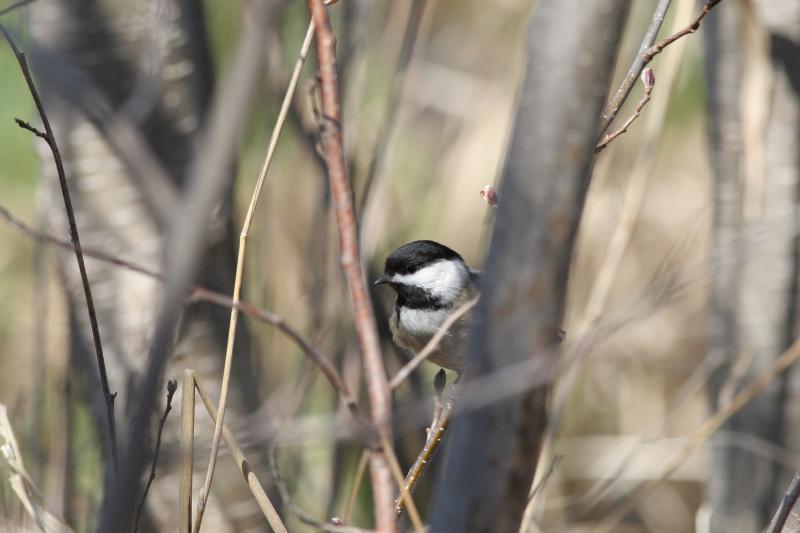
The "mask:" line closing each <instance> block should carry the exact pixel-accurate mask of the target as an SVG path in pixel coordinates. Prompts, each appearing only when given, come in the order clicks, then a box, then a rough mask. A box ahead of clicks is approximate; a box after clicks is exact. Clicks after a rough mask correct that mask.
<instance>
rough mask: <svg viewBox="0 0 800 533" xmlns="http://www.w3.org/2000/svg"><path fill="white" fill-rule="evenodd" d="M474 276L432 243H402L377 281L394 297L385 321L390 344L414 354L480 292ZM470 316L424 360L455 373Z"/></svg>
mask: <svg viewBox="0 0 800 533" xmlns="http://www.w3.org/2000/svg"><path fill="white" fill-rule="evenodd" d="M479 279H480V272H479V271H477V270H473V269H471V268H469V267H468V266H467V265H466V264H465V263H464V260H463V259H462V258H461V256H460V255H458V253H456V252H455V251H454V250H452V249H450V248H448V247H447V246H444V245H442V244H439V243H438V242H434V241H414V242H410V243H408V244H404V245H403V246H401V247H400V248H398V249H397V250H395V251H394V252H392V253H391V255H389V257H387V258H386V264H385V265H384V273H383V276H381V277H380V278H378V280H376V281H375V284H376V285H378V284H381V283H388V284H389V285H390V286H391V287H392V288H393V289H394V290H395V292H396V293H397V301H396V302H395V305H394V312H393V313H392V316H391V318H390V319H389V327H390V329H391V330H392V336H393V338H394V342H395V343H396V344H398V345H399V346H400V347H402V348H405V349H407V350H409V351H411V352H412V353H414V354H416V353H417V352H419V351H420V350H422V348H424V347H425V345H426V344H427V343H428V341H430V340H431V337H433V336H434V335H435V334H436V332H437V331H438V330H439V328H440V327H441V325H442V323H443V322H444V321H445V320H447V317H448V316H450V314H451V313H453V312H454V311H456V310H457V309H458V308H459V307H461V306H462V305H464V304H465V303H467V302H468V301H470V300H471V299H473V298H474V297H475V296H477V295H478V294H479V293H480V289H479V288H478V281H479ZM471 315H472V312H471V311H469V312H467V313H466V314H464V316H462V317H461V318H459V319H458V320H457V321H456V322H455V323H454V324H453V325H452V327H451V328H450V330H449V331H448V332H447V334H446V335H445V336H444V338H442V341H441V342H440V343H439V347H438V348H437V349H436V351H434V352H433V353H432V354H431V355H430V357H429V360H430V361H431V362H433V363H436V364H437V365H439V366H441V367H444V368H448V369H450V370H457V371H459V372H461V370H462V369H463V367H464V350H465V347H466V341H467V335H468V334H469V327H470V321H471Z"/></svg>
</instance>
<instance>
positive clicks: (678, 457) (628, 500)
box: [593, 338, 800, 532]
mask: <svg viewBox="0 0 800 533" xmlns="http://www.w3.org/2000/svg"><path fill="white" fill-rule="evenodd" d="M798 359H800V338H798V339H797V340H795V341H794V343H792V345H791V346H790V347H789V348H788V349H787V350H786V351H785V352H783V354H781V356H780V357H778V358H777V359H776V360H775V362H774V363H773V365H772V366H771V367H770V368H768V369H767V370H766V371H765V372H763V373H762V374H761V375H759V376H758V377H757V378H756V379H754V380H753V381H751V382H750V384H748V385H747V386H746V387H745V388H744V389H742V390H741V391H740V392H739V393H738V394H737V395H736V396H735V397H734V398H733V400H732V401H731V402H730V404H728V405H727V406H726V407H725V408H723V409H720V410H718V411H717V412H715V413H714V414H713V415H712V416H711V417H710V418H708V419H707V420H706V421H705V422H704V423H703V424H702V425H701V426H700V427H699V428H697V430H696V431H695V432H694V433H693V434H692V435H691V437H690V438H689V441H688V442H687V443H686V444H685V445H684V446H683V447H682V448H681V449H679V450H677V451H676V452H675V454H673V455H672V457H670V458H669V459H668V460H667V462H666V464H665V466H664V468H663V470H662V472H661V475H659V476H658V477H657V478H653V479H648V480H644V481H641V482H639V483H637V484H636V485H635V486H634V487H633V488H632V489H631V491H630V492H629V493H628V495H627V496H626V497H625V499H624V500H622V501H621V502H620V503H619V505H617V506H616V508H615V509H614V510H613V511H612V512H611V513H609V515H608V516H607V517H606V518H605V519H604V520H603V521H602V522H601V523H600V524H598V526H597V527H596V528H595V529H594V530H593V531H598V532H599V531H603V532H606V531H612V530H614V528H615V527H616V525H617V524H618V523H619V522H620V520H622V519H623V518H624V517H625V515H626V514H627V513H628V512H629V511H631V510H632V509H633V508H634V507H635V506H636V502H637V501H638V500H639V498H641V497H642V496H644V495H646V494H650V493H651V492H652V491H653V489H655V488H656V487H657V486H658V485H660V484H661V483H662V482H664V481H666V480H667V479H669V477H670V476H671V475H672V474H673V473H675V471H676V470H677V469H678V468H679V467H680V466H681V465H682V464H683V463H684V462H686V460H687V459H688V458H689V457H690V456H691V455H692V454H693V453H694V452H695V451H696V450H697V449H698V448H700V446H702V445H703V444H704V443H705V442H706V441H707V440H708V439H709V438H710V437H711V436H712V435H713V434H714V433H715V432H716V431H717V430H718V429H719V428H720V427H722V425H723V424H724V423H725V422H726V421H727V420H728V419H729V418H730V417H731V416H733V415H734V414H736V413H737V412H738V411H740V410H741V409H742V408H743V407H744V406H746V405H747V404H748V403H749V402H750V401H751V400H752V399H753V398H755V397H756V396H758V395H759V394H761V393H762V392H763V391H764V389H766V388H767V387H768V386H769V385H770V383H772V381H773V380H775V378H777V377H778V376H779V375H780V374H781V373H783V372H784V371H785V370H786V369H787V368H789V367H790V366H791V365H792V364H793V363H794V362H795V361H797V360H798Z"/></svg>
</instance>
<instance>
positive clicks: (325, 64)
mask: <svg viewBox="0 0 800 533" xmlns="http://www.w3.org/2000/svg"><path fill="white" fill-rule="evenodd" d="M308 5H309V11H310V12H311V18H312V20H313V21H314V22H315V24H314V26H315V28H316V35H317V57H318V61H319V71H320V90H321V93H322V114H323V119H324V120H323V140H324V151H325V161H326V163H327V166H328V179H329V180H330V187H331V193H332V196H333V202H334V206H335V213H336V223H337V226H338V228H339V252H340V254H341V258H340V260H341V265H342V270H343V271H344V275H345V278H346V280H347V286H348V289H349V291H350V301H351V304H352V306H353V322H354V323H355V328H356V334H357V335H358V344H359V349H360V352H361V358H362V363H363V365H364V375H365V378H366V381H367V392H368V396H369V401H370V407H371V413H370V414H371V416H372V420H373V422H374V423H375V425H376V426H377V430H378V432H379V434H380V433H382V434H383V435H386V437H387V438H391V427H392V426H391V418H392V417H391V415H392V410H391V392H390V389H389V383H388V380H387V379H386V369H385V368H384V364H383V357H382V355H381V350H380V342H379V339H378V331H377V328H376V325H375V314H374V312H373V309H372V302H371V300H370V297H369V292H368V291H367V286H366V283H365V281H364V272H363V271H362V269H361V256H360V251H359V243H358V228H357V225H358V223H357V218H356V213H355V209H354V206H353V189H352V187H351V186H350V181H349V178H348V175H347V168H346V167H345V161H344V151H343V142H342V129H341V119H342V117H341V108H340V100H339V88H338V84H339V82H338V72H337V66H336V53H335V49H334V48H335V44H336V37H335V36H334V35H333V30H332V29H331V23H330V19H329V18H328V12H327V10H326V9H325V5H324V3H323V1H322V0H309V4H308ZM370 472H371V477H372V489H373V494H374V501H375V525H376V527H377V529H378V530H380V531H382V532H392V531H395V529H396V523H395V514H394V512H393V507H392V500H393V498H392V494H393V492H394V490H393V484H392V474H391V471H390V470H389V465H388V464H387V461H386V457H385V455H384V453H383V452H381V451H380V450H376V451H375V452H374V453H372V454H371V455H370Z"/></svg>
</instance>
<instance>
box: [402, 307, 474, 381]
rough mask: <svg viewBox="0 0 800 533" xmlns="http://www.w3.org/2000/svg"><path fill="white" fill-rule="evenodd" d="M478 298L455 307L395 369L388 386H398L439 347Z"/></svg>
mask: <svg viewBox="0 0 800 533" xmlns="http://www.w3.org/2000/svg"><path fill="white" fill-rule="evenodd" d="M478 298H479V296H476V297H475V298H473V299H472V300H470V301H468V302H467V303H465V304H464V305H462V306H461V307H459V308H458V309H456V310H455V311H454V312H453V314H451V315H450V316H449V317H447V320H445V321H444V322H443V323H442V325H441V327H440V328H439V330H438V331H437V332H436V334H435V335H434V336H433V337H431V340H429V341H428V344H426V345H425V347H424V348H423V349H422V350H420V351H419V352H418V353H417V355H415V356H414V358H413V359H411V361H409V362H408V363H406V364H405V365H404V366H403V368H401V369H400V370H398V371H397V374H395V375H394V377H393V378H392V380H391V381H390V382H389V386H390V387H391V388H392V390H394V389H396V388H397V387H399V386H400V384H401V383H403V381H404V380H405V379H406V378H407V377H408V376H410V375H411V373H412V372H413V371H414V370H415V369H416V368H417V367H418V366H419V365H421V364H422V363H423V361H425V360H426V359H427V358H428V357H430V355H431V354H432V353H433V352H435V351H436V349H437V348H438V347H439V343H440V342H442V339H443V338H444V336H445V335H447V332H448V331H450V328H451V327H453V324H455V323H456V322H457V321H458V319H459V318H461V317H462V316H464V314H465V313H467V312H468V311H469V310H470V309H472V308H473V307H475V305H476V304H477V303H478Z"/></svg>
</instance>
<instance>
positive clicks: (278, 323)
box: [0, 205, 358, 415]
mask: <svg viewBox="0 0 800 533" xmlns="http://www.w3.org/2000/svg"><path fill="white" fill-rule="evenodd" d="M0 218H3V219H5V220H6V222H8V223H9V224H10V225H11V226H12V227H14V228H15V229H17V230H18V231H20V232H21V233H22V234H23V235H25V236H26V237H29V238H31V239H34V240H36V241H39V242H46V243H49V244H54V245H56V246H60V247H61V248H66V249H72V245H71V244H70V243H69V241H65V240H63V239H59V238H58V237H54V236H52V235H49V234H47V233H44V232H41V231H37V230H35V229H33V228H32V227H31V226H29V225H28V224H26V223H25V222H24V221H23V220H22V219H20V218H18V217H16V216H15V215H14V214H12V213H11V211H9V210H8V209H7V208H6V207H4V206H3V205H0ZM81 251H82V252H83V255H84V256H85V257H91V258H92V259H96V260H97V261H103V262H106V263H109V264H112V265H115V266H118V267H120V268H124V269H126V270H130V271H131V272H136V273H138V274H142V275H143V276H147V277H150V278H153V279H156V280H158V281H161V282H163V281H164V275H163V274H162V273H161V272H158V271H155V270H150V269H149V268H145V267H143V266H141V265H137V264H135V263H133V262H130V261H126V260H124V259H119V258H118V257H114V256H112V255H109V254H107V253H105V252H101V251H100V250H96V249H94V248H89V247H82V248H81ZM189 299H190V300H191V301H203V302H208V303H211V304H214V305H218V306H221V307H227V308H229V309H230V308H231V307H233V305H234V304H233V300H231V298H230V296H228V295H227V294H222V293H220V292H216V291H212V290H210V289H207V288H205V287H201V286H199V285H195V286H194V287H193V288H192V291H191V296H190V297H189ZM236 307H237V308H238V309H239V311H240V312H241V313H244V314H245V315H248V316H250V317H252V318H255V319H256V320H259V321H261V322H264V323H266V324H269V325H271V326H274V327H276V328H277V329H278V331H280V332H281V333H283V334H284V335H286V336H287V337H289V339H291V340H292V341H294V343H295V344H297V346H298V347H299V348H300V349H301V350H302V352H303V353H304V354H305V356H306V357H308V358H309V359H311V361H312V362H313V363H314V364H316V365H317V366H318V367H319V369H320V370H321V371H322V373H323V374H324V375H325V377H326V378H328V381H330V383H331V385H333V387H334V388H335V389H336V390H338V391H339V394H341V396H342V400H343V401H344V402H345V404H346V405H347V407H348V409H350V412H352V413H353V414H354V415H355V414H356V413H357V412H358V405H357V403H356V400H355V397H354V396H353V393H352V392H351V391H350V388H349V387H348V386H347V384H346V383H345V381H344V378H342V376H341V374H339V371H338V370H336V367H334V366H333V365H332V364H331V363H330V361H329V360H328V358H327V357H326V356H325V354H323V353H322V352H321V351H320V349H319V348H317V347H316V346H314V345H313V344H311V342H309V341H308V340H307V339H306V338H305V337H303V335H302V334H301V333H300V332H299V331H298V330H297V329H295V328H294V327H293V326H292V325H291V324H289V323H287V322H286V320H284V319H283V318H282V317H280V316H278V315H276V314H275V313H271V312H269V311H267V310H265V309H261V308H260V307H257V306H255V305H252V304H249V303H247V302H242V301H240V302H239V303H237V304H236Z"/></svg>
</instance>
